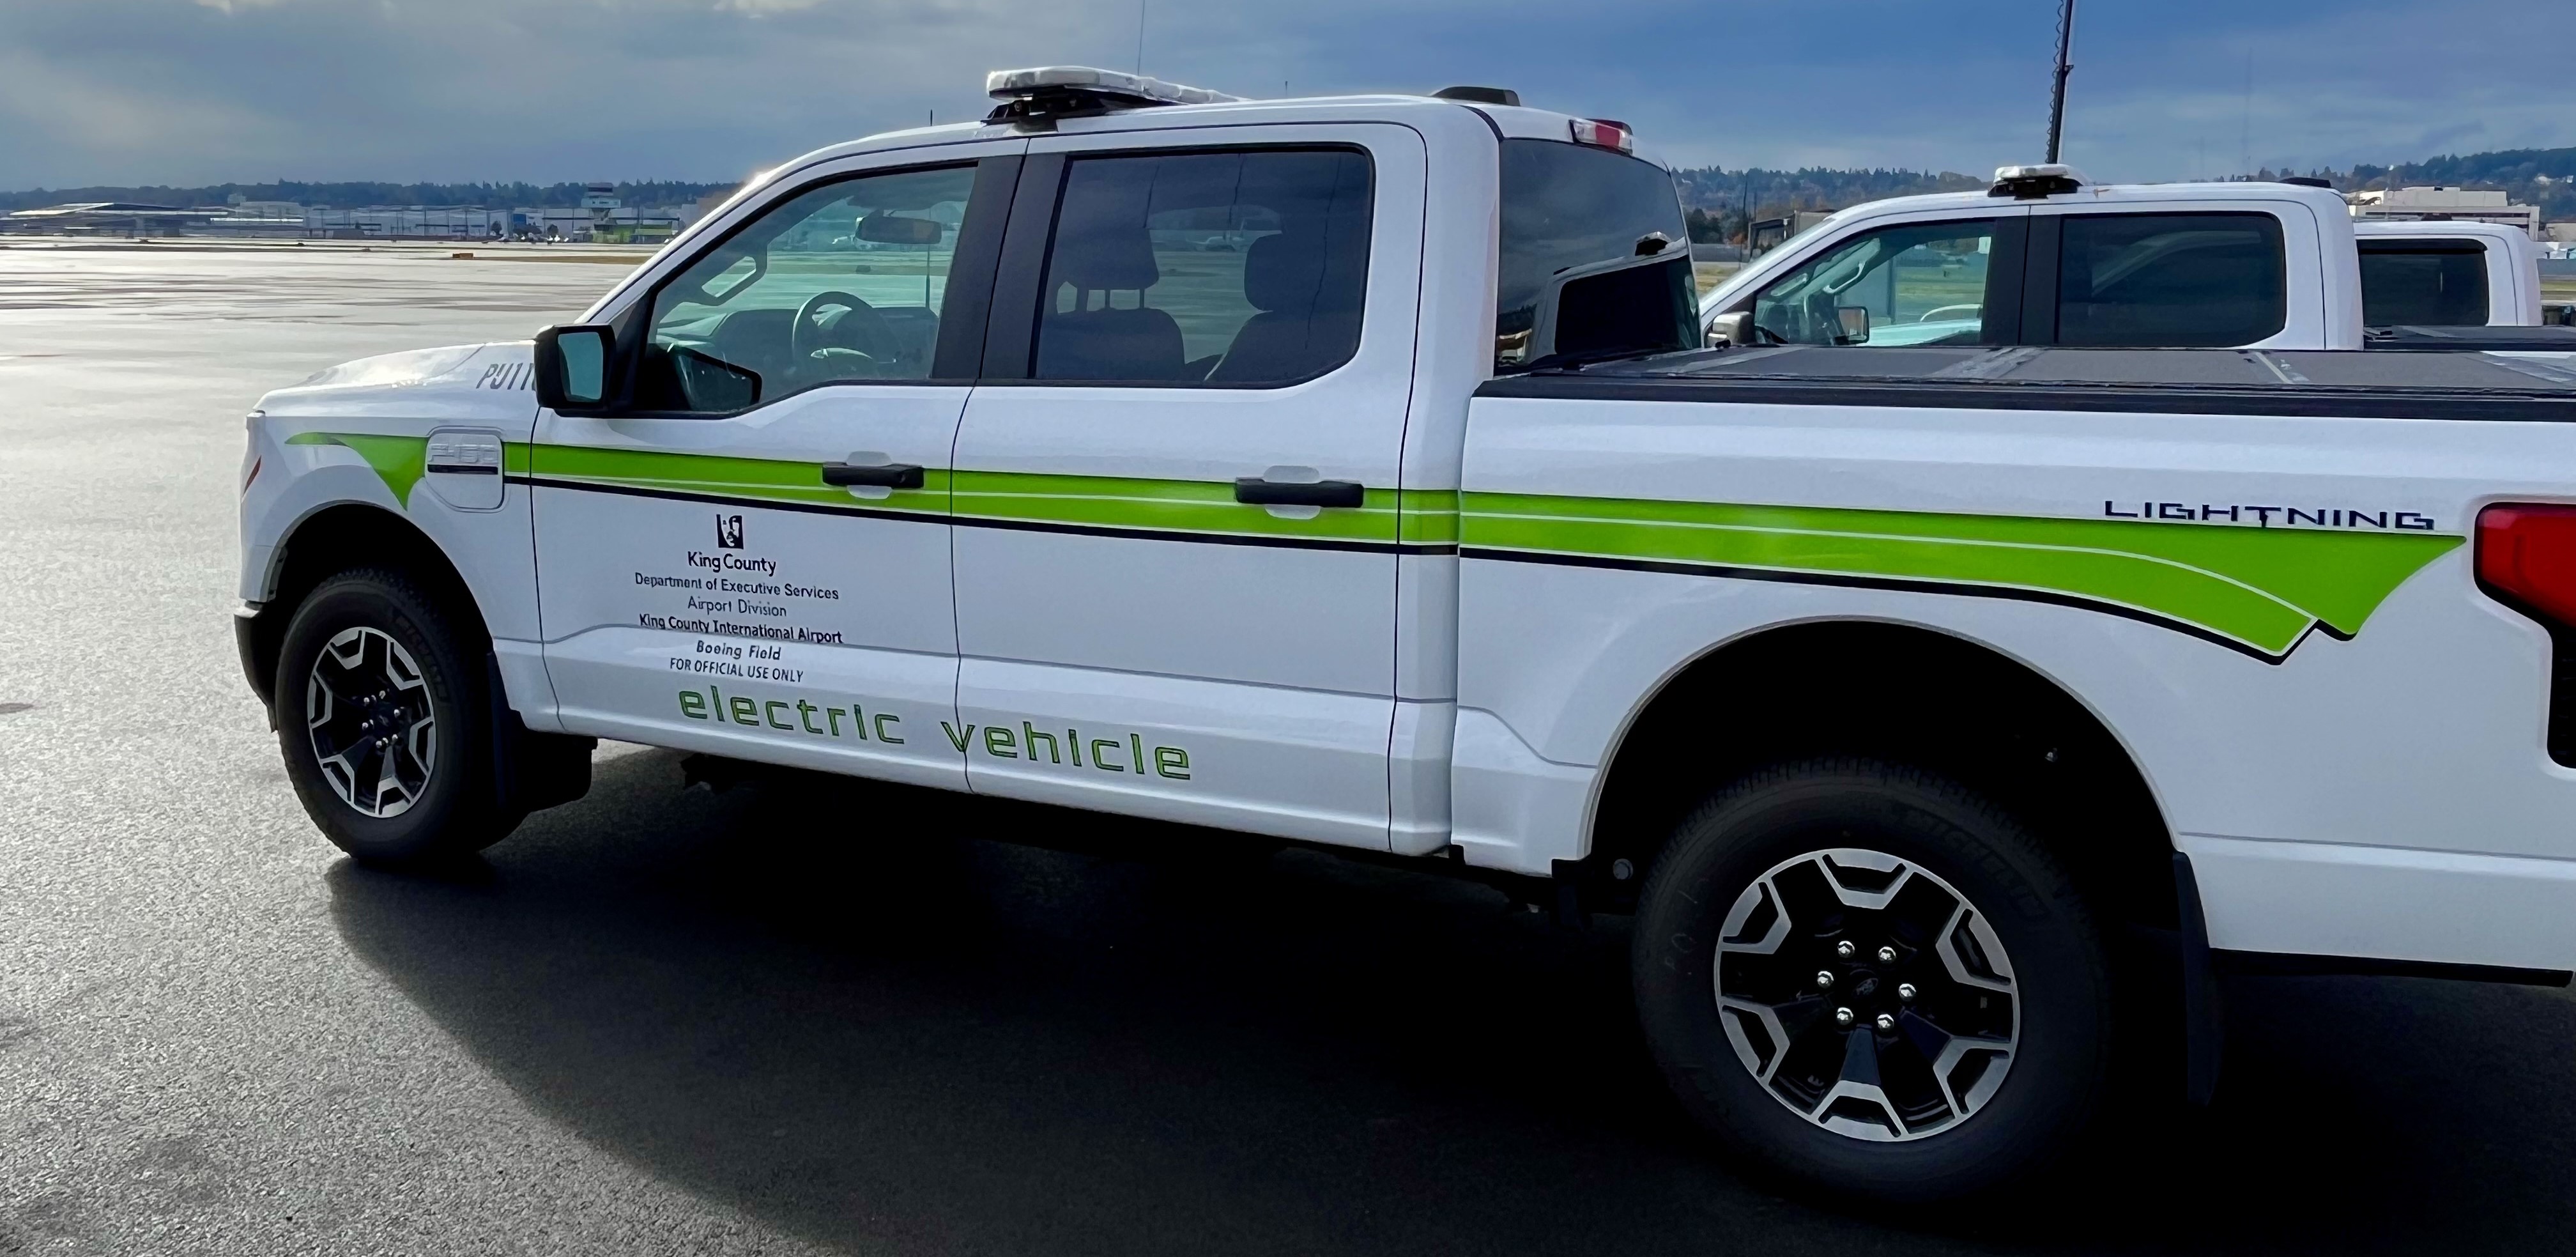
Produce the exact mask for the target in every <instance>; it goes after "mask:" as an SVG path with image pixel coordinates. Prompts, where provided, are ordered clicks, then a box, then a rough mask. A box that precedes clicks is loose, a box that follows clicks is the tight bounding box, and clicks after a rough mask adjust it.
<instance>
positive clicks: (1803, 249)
mask: <svg viewBox="0 0 2576 1257" xmlns="http://www.w3.org/2000/svg"><path fill="white" fill-rule="evenodd" d="M1701 309H1702V311H1703V313H1704V318H1705V322H1706V324H1707V326H1708V330H1709V334H1710V337H1711V339H1712V341H1714V340H1716V339H1720V338H1723V339H1725V340H1727V341H1729V342H1730V343H1733V344H1737V345H1748V346H1750V345H1786V344H1799V345H1843V346H1849V345H1875V346H1882V347H1883V346H1905V345H1960V344H1967V345H1976V344H1984V345H2040V346H2131V347H2139V346H2154V347H2164V348H2195V347H2232V348H2260V349H2354V348H2360V347H2363V346H2364V345H2365V344H2366V343H2367V341H2366V329H2371V328H2379V327H2387V326H2398V325H2405V326H2454V327H2458V326H2472V327H2475V326H2499V327H2514V326H2523V327H2527V326H2531V325H2534V324H2537V323H2539V322H2540V269H2539V264H2538V254H2537V253H2536V251H2535V249H2534V246H2533V245H2532V243H2531V240H2530V237H2528V236H2526V235H2524V234H2523V233H2522V232H2520V231H2517V230H2515V229H2513V228H2511V227H2506V226H2500V225H2497V224H2492V223H2469V222H2424V223H2417V222H2406V223H2384V222H2363V223H2356V222H2355V221H2354V220H2353V218H2352V216H2351V212H2350V210H2349V209H2348V208H2347V207H2346V205H2345V204H2344V200H2343V198H2342V196H2340V195H2339V194H2337V193H2336V192H2334V191H2333V190H2332V189H2330V188H2327V187H2325V186H2324V185H2322V184H2315V185H2308V184H2297V183H2204V184H2094V183H2090V182H2088V181H2086V179H2085V178H2084V176H2083V174H2082V173H2081V172H2078V171H2076V170H2075V169H2074V168H2072V167H2069V166H2063V165H2048V166H2006V167H2004V168H2002V169H2000V170H1998V171H1996V172H1995V182H1994V185H1993V186H1992V187H1991V188H1990V189H1989V190H1988V191H1986V192H1953V193H1940V194H1937V195H1932V196H1911V197H1896V198H1892V199H1889V200H1884V201H1872V202H1869V203H1867V204H1864V205H1856V206H1853V207H1852V208H1850V209H1847V210H1843V211H1841V212H1839V213H1836V214H1834V215H1832V216H1830V217H1828V218H1826V219H1825V220H1824V221H1823V222H1821V223H1819V224H1817V225H1816V226H1815V227H1812V228H1809V229H1808V230H1807V231H1806V232H1803V233H1801V234H1799V235H1797V236H1794V237H1791V238H1790V240H1789V241H1788V242H1787V243H1786V244H1785V245H1783V246H1782V247H1780V248H1777V249H1774V250H1772V251H1771V252H1769V253H1767V254H1764V255H1763V256H1762V257H1760V258H1758V259H1756V260H1755V261H1754V262H1753V263H1752V264H1750V265H1748V266H1746V267H1745V268H1744V269H1742V270H1740V271H1738V272H1736V273H1735V274H1734V275H1731V276H1729V277H1727V278H1726V279H1725V280H1724V281H1723V282H1721V283H1720V284H1719V285H1718V286H1717V287H1716V288H1715V289H1713V290H1712V291H1711V292H1710V293H1709V294H1708V295H1707V297H1706V298H1704V299H1703V300H1702V302H1701Z"/></svg>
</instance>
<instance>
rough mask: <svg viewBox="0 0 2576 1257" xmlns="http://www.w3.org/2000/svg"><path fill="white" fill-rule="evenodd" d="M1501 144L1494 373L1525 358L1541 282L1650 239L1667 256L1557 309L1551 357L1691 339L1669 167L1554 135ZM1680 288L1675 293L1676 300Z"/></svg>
mask: <svg viewBox="0 0 2576 1257" xmlns="http://www.w3.org/2000/svg"><path fill="white" fill-rule="evenodd" d="M1501 144H1502V233H1501V256H1500V258H1499V262H1500V268H1499V271H1498V274H1497V279H1496V284H1495V302H1494V369H1495V370H1497V371H1513V370H1519V369H1521V368H1523V367H1526V366H1528V365H1529V363H1530V361H1531V338H1532V333H1533V332H1534V331H1536V330H1537V325H1538V317H1539V307H1540V303H1541V301H1542V300H1543V299H1544V298H1545V296H1546V295H1547V289H1548V285H1549V284H1550V282H1551V281H1553V280H1555V279H1556V278H1557V277H1558V276H1560V275H1563V274H1565V273H1567V272H1569V271H1573V270H1576V269H1577V268H1581V267H1587V266H1594V265H1598V264H1600V263H1605V262H1612V261H1617V260H1621V259H1626V258H1633V257H1636V256H1638V255H1639V250H1640V242H1641V241H1645V240H1647V239H1648V238H1649V237H1654V236H1660V237H1662V240H1663V242H1664V243H1663V246H1662V249H1661V250H1657V251H1658V252H1669V253H1670V254H1671V257H1672V260H1671V262H1670V263H1668V264H1664V265H1650V266H1645V267H1640V268H1638V270H1639V273H1635V274H1631V273H1629V272H1618V273H1616V274H1615V275H1611V276H1603V277H1602V282H1601V283H1599V284H1596V285H1593V288H1595V289H1596V290H1597V291H1592V292H1589V293H1587V294H1584V295H1583V298H1582V299H1578V298H1577V296H1576V295H1574V294H1569V295H1568V297H1567V298H1566V299H1565V301H1564V308H1562V309H1561V310H1560V311H1559V312H1558V319H1557V327H1556V329H1555V332H1556V335H1555V341H1554V344H1555V349H1556V351H1557V352H1558V353H1560V354H1562V353H1567V352H1587V351H1595V350H1604V349H1613V348H1634V349H1637V350H1640V351H1649V352H1651V351H1655V350H1669V349H1685V348H1690V347H1693V346H1695V345H1696V344H1697V343H1698V338H1699V319H1698V308H1697V302H1696V300H1695V294H1694V290H1693V288H1692V283H1691V265H1690V248H1689V244H1688V241H1689V238H1690V233H1689V230H1688V228H1687V227H1686V226H1685V225H1684V224H1683V221H1682V205H1681V194H1680V192H1679V191H1678V189H1677V188H1676V187H1675V186H1674V183H1673V177H1672V174H1671V172H1669V171H1667V170H1665V169H1664V168H1663V167H1661V166H1657V165H1655V164H1654V163H1652V162H1649V161H1645V160H1643V159H1641V158H1636V157H1631V156H1628V155H1626V154H1624V153H1620V152H1616V151H1613V150H1611V149H1606V148H1596V147H1592V146H1590V145H1583V144H1575V143H1571V142H1569V141H1562V140H1542V139H1506V140H1503V141H1502V142H1501ZM1676 294H1678V301H1677V302H1676V300H1675V297H1676Z"/></svg>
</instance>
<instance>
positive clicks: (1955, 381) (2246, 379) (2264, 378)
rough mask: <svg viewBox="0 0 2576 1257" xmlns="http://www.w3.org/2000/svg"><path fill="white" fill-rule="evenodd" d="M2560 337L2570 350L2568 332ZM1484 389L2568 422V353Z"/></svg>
mask: <svg viewBox="0 0 2576 1257" xmlns="http://www.w3.org/2000/svg"><path fill="white" fill-rule="evenodd" d="M2518 330H2522V331H2533V330H2539V329H2518ZM2566 348H2567V349H2568V350H2571V351H2576V339H2571V341H2570V343H2569V344H2568V345H2567V346H2566ZM1478 395H1479V396H1482V397H1556V398H1591V399H1599V400H1638V401H1645V400H1656V401H1682V400H1694V399H1705V400H1710V401H1720V400H1723V401H1730V402H1763V401H1774V400H1776V401H1783V402H1791V403H1795V404H1804V405H1838V404H1839V405H1853V406H1917V407H1919V406H1932V407H1962V408H1976V409H1997V410H2070V411H2099V410H2120V411H2141V410H2146V411H2161V412H2166V413H2174V414H2252V415H2321V416H2323V415H2332V416H2341V417H2349V418H2357V419H2367V418H2391V419H2474V420H2488V421H2494V420H2539V421H2554V422H2576V359H2571V358H2568V357H2563V356H2559V355H2558V354H2555V353H2548V352H2545V351H2544V352H2542V353H2541V354H2539V355H2538V356H2535V355H2534V354H2533V353H2532V352H2531V351H2527V350H2526V351H2521V352H2514V353H2499V352H2478V351H2458V350H2453V351H2449V352H2387V351H2370V352H2366V351H2353V350H2277V349H2276V350H2260V349H2050V348H2033V347H1981V346H1924V347H1916V348H1887V349H1874V350H1867V351H1857V350H1853V349H1849V348H1828V347H1821V346H1803V345H1801V346H1777V347H1768V348H1758V349H1714V350H1705V351H1695V352H1691V353H1683V354H1667V355H1662V356H1659V357H1654V358H1643V359H1636V360H1632V361H1626V362H1615V363H1606V364H1597V365H1593V366H1589V367H1584V368H1579V369H1572V370H1562V371H1539V372H1532V373H1530V374H1527V375H1520V376H1507V377H1502V378H1498V379H1495V380H1491V381H1488V382H1487V383H1486V384H1485V385H1484V387H1483V388H1482V389H1480V390H1479V391H1478Z"/></svg>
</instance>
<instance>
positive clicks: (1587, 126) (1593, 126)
mask: <svg viewBox="0 0 2576 1257" xmlns="http://www.w3.org/2000/svg"><path fill="white" fill-rule="evenodd" d="M1572 125H1573V129H1574V142H1575V143H1577V144H1589V145H1591V146H1593V147H1594V148H1608V149H1616V150H1618V151H1620V152H1622V153H1634V152H1636V151H1637V132H1636V130H1635V129H1634V128H1632V127H1630V126H1629V125H1628V124H1627V123H1624V122H1613V121H1611V120H1610V119H1608V118H1577V119H1575V120H1574V122H1573V124H1572Z"/></svg>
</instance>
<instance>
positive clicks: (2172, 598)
mask: <svg viewBox="0 0 2576 1257" xmlns="http://www.w3.org/2000/svg"><path fill="white" fill-rule="evenodd" d="M288 444H292V445H340V446H345V447H347V448H348V449H350V450H352V451H355V452H356V453H357V454H358V456H359V457H360V458H363V459H365V460H366V462H367V464H368V465H369V466H370V467H372V468H374V469H375V471H376V473H377V474H378V475H379V476H382V477H383V478H384V482H385V485H386V487H387V488H389V489H391V490H392V491H393V493H394V496H395V498H396V499H398V500H400V501H401V502H403V504H404V505H406V506H408V505H409V504H410V499H411V490H412V487H413V486H414V485H416V484H418V483H419V482H420V478H421V475H422V473H423V470H424V462H425V459H426V455H427V447H428V442H427V440H426V439H425V438H422V437H403V436H375V435H368V434H364V433H347V432H304V433H299V434H297V435H295V436H293V437H290V438H288ZM504 463H505V466H506V468H507V470H508V471H509V473H510V474H511V475H513V476H534V477H537V478H540V479H543V480H546V481H551V482H556V483H562V484H568V485H574V486H584V485H587V486H595V487H598V488H603V489H635V490H642V491H646V492H665V493H687V494H693V495H703V496H708V497H716V498H724V499H728V500H735V501H741V502H744V503H746V504H758V503H762V502H770V503H777V504H782V505H803V506H822V507H829V508H833V509H841V510H848V511H851V512H853V513H868V512H873V511H901V512H907V513H913V514H924V515H944V514H948V513H950V512H951V511H953V512H954V513H955V515H956V516H957V517H958V518H959V519H961V520H987V521H992V522H995V523H1030V524H1037V525H1042V526H1043V525H1058V526H1065V527H1076V528H1111V529H1122V530H1136V531H1143V532H1157V533H1170V534H1173V535H1174V536H1175V537H1190V536H1202V537H1224V536H1235V537H1248V538H1264V539H1280V540H1289V541H1296V540H1305V541H1314V542H1322V543H1334V542H1343V543H1361V544H1375V545H1387V544H1402V545H1408V546H1445V545H1451V544H1458V545H1464V546H1467V547H1470V548H1474V549H1482V550H1495V551H1520V552H1524V553H1528V554H1532V555H1547V556H1565V557H1574V558H1591V559H1600V560H1607V561H1611V562H1622V561H1624V562H1645V563H1658V564H1680V565H1687V566H1693V567H1704V568H1709V569H1712V570H1720V569H1733V570H1738V571H1751V572H1764V573H1781V574H1783V575H1786V576H1789V577H1792V578H1795V577H1798V576H1816V577H1848V578H1854V579H1863V580H1873V579H1874V580H1884V581H1904V582H1909V583H1922V584H1934V585H1941V584H1947V585H1960V586H1970V587H1976V588H1979V589H1984V590H1994V591H2021V592H2025V593H2032V594H2043V595H2052V596H2055V597H2060V598H2068V599H2074V600H2078V601H2083V602H2089V603H2093V604H2096V605H2100V606H2104V607H2111V608H2119V609H2123V610H2126V611H2129V612H2132V613H2136V614H2141V615H2145V616H2148V617H2151V618H2155V619H2160V620H2163V621H2166V622H2168V623H2173V624H2178V625H2184V626H2189V627H2191V628H2194V629H2197V630H2199V631H2202V632H2205V633H2207V634H2210V635H2213V636H2216V637H2218V638H2220V639H2222V640H2226V641H2229V642H2233V643H2236V644H2239V645H2241V646H2243V647H2245V648H2246V649H2249V650H2251V651H2253V652H2254V653H2256V654H2260V655H2263V656H2265V657H2267V658H2273V659H2278V658H2280V657H2281V656H2283V655H2285V654H2287V653H2288V652H2289V650H2290V648H2291V647H2293V646H2295V645H2297V644H2298V642H2299V640H2300V639H2301V638H2302V637H2304V636H2305V635H2306V634H2307V633H2308V631H2309V630H2310V629H2311V628H2314V627H2317V626H2319V625H2322V626H2324V627H2325V628H2326V629H2327V630H2329V631H2330V632H2332V633H2334V634H2336V635H2338V636H2343V637H2350V636H2352V635H2354V634H2356V633H2358V632H2360V631H2361V626H2362V623H2363V622H2364V621H2365V620H2367V619H2369V618H2370V614H2371V612H2373V611H2374V610H2376V609H2378V607H2379V605H2380V603H2381V602H2383V601H2385V600H2386V599H2387V597H2388V595H2389V594H2390V593H2392V592H2394V591H2395V590H2396V588H2397V586H2398V585H2399V584H2400V583H2402V582H2403V581H2405V579H2406V578H2407V577H2409V576H2412V575H2414V574H2415V573H2416V572H2418V571H2420V570H2422V569H2423V568H2424V567H2425V565H2427V564H2429V563H2431V562H2432V561H2433V560H2434V559H2436V558H2439V557H2440V556H2442V555H2444V554H2447V553H2449V552H2450V551H2451V550H2453V549H2455V548H2457V547H2458V546H2459V545H2460V543H2461V542H2462V541H2463V540H2465V538H2461V537H2456V536H2449V535H2445V534H2440V533H2429V532H2414V531H2406V532H2356V531H2326V530H2316V529H2290V528H2262V527H2247V526H2242V525H2223V524H2198V523H2193V524H2182V523H2162V522H2154V521H2143V520H2142V521H2127V520H2107V519H2051V518H2043V517H2035V516H2018V515H1965V514H1947V513H1941V512H1929V511H1871V510H1849V509H1839V508H1821V507H1793V506H1745V505H1736V504H1728V503H1705V502H1670V501H1659V500H1649V499H1637V498H1573V497H1552V496H1545V495H1538V494H1511V493H1458V492H1455V491H1451V490H1406V491H1403V492H1401V493H1398V492H1396V491H1394V490H1388V489H1370V490H1368V491H1367V493H1366V496H1365V497H1364V499H1363V501H1362V504H1361V506H1360V507H1359V508H1357V509H1348V510H1344V509H1336V510H1326V511H1320V512H1317V513H1316V514H1315V516H1314V517H1313V518H1311V519H1296V518H1286V517H1283V516H1281V515H1275V514H1272V513H1271V511H1270V510H1269V509H1267V508H1264V507H1258V506H1246V505H1243V504H1241V503H1238V502H1236V501H1235V500H1234V486H1233V485H1232V484H1231V483H1228V482H1223V481H1195V480H1153V479H1142V478H1135V477H1123V476H1062V475H1044V474H1034V473H1024V472H998V471H956V472H948V471H939V470H931V471H926V472H925V473H924V474H923V479H924V484H923V486H922V487H921V488H919V489H897V490H894V491H892V492H891V493H890V494H888V495H887V496H886V497H883V498H859V497H856V496H854V495H852V494H851V493H850V492H849V491H848V490H846V489H842V488H839V487H836V486H833V485H827V484H824V483H823V479H822V464H820V463H813V462H802V461H796V460H789V459H768V458H738V457H732V456H727V455H715V454H687V453H674V452H668V451H659V450H619V449H602V448H597V447H592V446H570V445H537V446H530V445H526V444H523V443H519V442H511V443H508V444H507V445H506V447H505V452H504Z"/></svg>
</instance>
